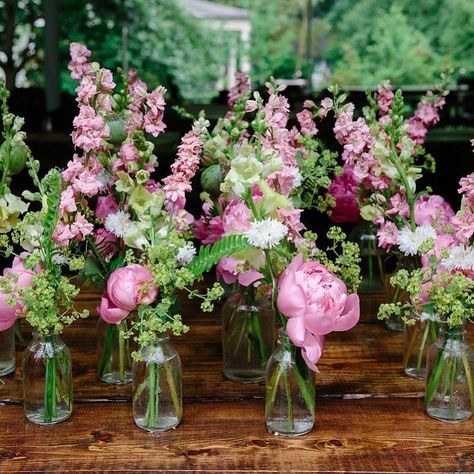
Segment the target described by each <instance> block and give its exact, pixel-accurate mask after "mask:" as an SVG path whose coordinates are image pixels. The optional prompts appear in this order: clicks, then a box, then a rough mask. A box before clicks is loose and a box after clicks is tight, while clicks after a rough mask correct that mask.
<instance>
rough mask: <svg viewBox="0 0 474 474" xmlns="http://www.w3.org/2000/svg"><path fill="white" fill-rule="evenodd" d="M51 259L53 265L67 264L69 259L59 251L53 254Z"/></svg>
mask: <svg viewBox="0 0 474 474" xmlns="http://www.w3.org/2000/svg"><path fill="white" fill-rule="evenodd" d="M52 260H53V263H54V264H55V265H67V263H68V262H69V259H68V258H67V257H66V256H65V255H63V254H61V253H56V254H54V255H53V258H52Z"/></svg>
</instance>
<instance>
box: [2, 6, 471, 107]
mask: <svg viewBox="0 0 474 474" xmlns="http://www.w3.org/2000/svg"><path fill="white" fill-rule="evenodd" d="M44 1H47V0H44ZM214 1H215V2H219V3H222V4H227V5H231V6H234V7H239V8H243V9H245V10H246V11H247V14H248V16H249V18H250V22H251V25H252V33H251V38H250V45H249V51H248V52H247V53H248V56H249V59H250V62H251V75H252V78H253V80H254V82H255V83H256V84H262V83H264V82H265V80H266V79H268V77H269V76H270V75H273V76H275V77H277V78H283V79H292V78H306V79H309V84H312V86H313V87H315V88H322V87H324V86H326V85H327V84H328V83H330V82H339V83H341V84H343V85H345V86H373V85H375V84H376V83H377V82H379V81H381V80H383V79H390V80H391V81H392V82H393V83H394V84H397V85H410V84H418V85H420V84H423V85H424V84H430V83H433V82H434V81H435V80H436V78H437V77H438V75H439V71H440V69H442V68H443V67H445V66H447V65H450V66H454V67H455V68H456V71H457V75H458V76H461V77H464V78H472V77H473V76H474V62H473V57H474V1H472V0H415V1H413V0H268V1H267V0H214ZM44 25H45V22H44V18H43V9H42V1H41V0H0V68H1V70H2V71H3V74H4V75H6V77H7V82H8V84H9V87H10V88H12V87H13V85H14V84H15V83H16V84H17V85H21V86H40V87H41V86H42V85H43V81H44V79H43V74H42V62H43V59H44V49H43V33H44ZM124 25H125V26H126V28H127V43H128V44H127V45H126V46H127V50H128V55H129V63H130V66H133V67H136V68H138V69H140V71H141V72H142V74H143V75H144V79H145V80H146V81H149V82H150V83H151V84H157V83H161V84H164V85H165V86H166V87H168V89H169V90H170V91H171V93H172V94H173V95H175V96H176V97H178V98H181V99H183V100H188V101H189V100H193V98H198V99H199V100H200V101H206V100H210V99H211V98H212V97H213V96H215V95H216V94H217V91H216V87H215V84H216V81H217V80H218V78H219V75H220V74H221V71H222V67H223V65H224V64H225V63H226V60H227V59H226V58H227V57H228V55H229V47H228V41H227V40H228V37H229V35H228V34H226V33H225V32H218V31H214V30H210V29H208V28H206V27H205V26H204V24H203V23H202V22H199V21H198V19H197V18H194V17H193V16H192V15H190V13H189V11H187V10H186V9H184V8H183V6H182V4H181V3H180V0H94V1H92V0H90V1H87V0H60V1H59V37H60V61H61V88H62V90H63V91H68V92H73V88H74V84H73V82H72V81H71V80H70V78H69V74H68V71H67V68H66V65H67V61H68V45H69V42H71V41H82V42H85V43H86V44H87V45H88V47H89V48H90V49H92V50H93V51H94V58H95V59H96V60H97V61H100V62H101V63H103V64H104V65H105V66H107V67H109V68H115V67H117V66H120V65H121V63H122V59H121V58H122V56H121V51H122V47H123V26H124Z"/></svg>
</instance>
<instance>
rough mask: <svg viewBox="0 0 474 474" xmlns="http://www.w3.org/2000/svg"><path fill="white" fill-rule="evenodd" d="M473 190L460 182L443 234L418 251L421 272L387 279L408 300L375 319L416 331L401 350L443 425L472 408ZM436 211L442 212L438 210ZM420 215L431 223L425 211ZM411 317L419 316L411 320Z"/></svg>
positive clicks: (469, 181) (471, 182)
mask: <svg viewBox="0 0 474 474" xmlns="http://www.w3.org/2000/svg"><path fill="white" fill-rule="evenodd" d="M473 189H474V174H471V175H469V176H467V177H465V178H462V179H461V181H460V189H459V192H460V193H462V194H463V198H462V203H461V209H460V210H459V211H458V212H457V213H456V215H454V214H451V213H450V214H449V216H448V218H447V220H446V222H445V223H444V224H445V225H444V226H443V232H442V233H438V234H437V235H435V236H433V237H432V238H430V239H429V240H428V241H427V242H426V243H425V244H424V246H423V248H422V249H421V250H419V257H420V260H421V264H422V266H421V268H418V269H415V270H412V271H408V270H401V271H400V272H398V274H396V275H394V276H393V277H392V284H393V285H395V286H397V287H398V288H400V289H402V290H404V291H406V292H407V293H408V295H409V296H410V299H409V301H407V302H405V303H403V304H402V303H398V304H386V305H382V307H381V309H380V315H381V317H389V316H391V315H393V314H395V315H397V316H401V317H402V318H403V320H404V321H405V322H406V323H407V324H408V325H409V326H408V327H413V326H414V327H415V328H416V329H418V330H416V329H415V330H411V331H410V333H411V337H410V338H409V339H408V340H407V344H406V351H407V352H408V354H409V353H410V352H411V351H413V350H414V349H415V353H417V354H416V355H417V365H416V369H417V370H418V371H420V370H422V371H423V375H424V376H425V377H426V379H427V385H426V395H425V404H426V410H427V413H428V414H429V415H430V416H433V417H434V418H437V419H442V420H448V421H461V420H464V419H467V418H469V417H470V416H471V415H472V410H473V408H474V388H473V387H474V386H473V383H472V376H473V374H472V368H471V360H472V352H471V349H470V348H469V345H468V341H467V339H466V338H465V331H464V324H465V322H466V321H470V320H471V318H472V312H473V310H474V247H473V241H474V225H473V223H474V219H473V216H474V192H473ZM439 211H442V208H440V207H438V208H437V213H438V212H439ZM424 217H425V218H427V219H429V221H431V219H432V216H430V213H426V214H424ZM436 217H437V216H436ZM414 314H418V315H419V317H418V318H415V319H414V317H413V315H414ZM420 321H421V323H420ZM440 325H441V328H440ZM420 326H421V327H420ZM420 330H421V331H420ZM419 332H422V334H423V335H422V337H421V342H420V341H417V334H418V333H419ZM437 337H438V340H436V338H437ZM430 342H431V344H432V345H431V347H430V348H429V350H428V348H427V346H428V345H429V344H430ZM408 357H409V356H408V355H407V356H406V359H407V360H408ZM423 358H426V362H427V366H425V365H424V363H425V360H423ZM463 383H464V384H463ZM443 387H444V388H443Z"/></svg>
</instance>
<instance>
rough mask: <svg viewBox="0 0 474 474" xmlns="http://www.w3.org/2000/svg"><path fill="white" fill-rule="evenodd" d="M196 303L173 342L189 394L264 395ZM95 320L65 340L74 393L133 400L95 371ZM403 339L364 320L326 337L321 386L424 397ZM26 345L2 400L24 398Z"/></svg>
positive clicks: (329, 390) (357, 393)
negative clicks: (227, 374) (407, 369)
mask: <svg viewBox="0 0 474 474" xmlns="http://www.w3.org/2000/svg"><path fill="white" fill-rule="evenodd" d="M195 309H196V307H195V306H194V305H190V309H187V310H186V311H185V312H183V313H184V314H185V320H186V321H187V322H188V323H189V324H190V325H191V330H190V332H189V333H187V334H185V335H183V336H181V337H179V338H175V339H174V340H173V343H174V344H175V347H176V349H177V351H178V353H179V354H180V356H181V358H182V361H183V385H184V396H185V397H186V398H189V399H194V398H212V399H225V398H252V397H258V398H260V397H262V396H263V385H256V384H245V385H243V384H238V383H234V382H230V381H227V380H225V379H224V377H223V375H222V362H221V360H222V349H221V330H220V317H219V315H218V314H213V315H202V317H201V315H200V314H199V312H198V311H197V310H196V311H194V310H195ZM95 324H96V320H95V319H94V318H91V319H90V320H85V321H79V322H78V323H77V324H75V325H74V326H72V327H69V328H67V329H66V331H65V334H64V340H65V342H66V343H67V344H68V346H69V348H70V350H71V353H72V359H73V376H74V395H75V398H76V399H77V400H103V399H108V400H124V399H125V400H128V399H130V396H131V389H130V386H129V385H125V386H114V385H109V384H105V383H103V382H99V381H98V380H97V374H96V368H95V367H96V336H95ZM402 344H403V337H402V335H401V334H397V333H393V332H390V331H388V330H386V329H385V327H384V326H383V324H382V323H375V324H369V323H367V324H365V323H360V324H359V325H358V326H356V327H355V328H354V329H353V330H352V331H349V332H347V333H333V334H331V335H330V336H328V337H327V338H326V346H325V351H324V355H323V357H322V359H321V361H320V362H319V364H318V366H319V369H320V371H321V373H320V374H318V375H317V386H318V390H319V393H320V394H321V396H327V397H335V398H343V397H344V398H351V397H352V398H354V397H374V396H375V397H387V396H394V395H401V396H415V397H416V396H421V394H422V392H423V388H424V385H423V383H422V382H420V381H418V380H414V379H410V378H408V377H406V376H404V375H403V373H402V366H401V357H402ZM23 350H24V349H23V348H22V347H18V351H17V370H16V374H15V376H14V377H13V376H6V377H3V380H4V382H5V385H0V400H3V401H10V402H14V403H15V402H16V403H18V402H20V401H21V399H22V388H21V357H22V352H23Z"/></svg>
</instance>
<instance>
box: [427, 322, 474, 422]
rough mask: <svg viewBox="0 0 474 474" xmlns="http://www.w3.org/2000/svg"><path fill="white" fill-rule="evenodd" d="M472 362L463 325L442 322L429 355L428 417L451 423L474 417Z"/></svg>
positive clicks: (473, 356)
mask: <svg viewBox="0 0 474 474" xmlns="http://www.w3.org/2000/svg"><path fill="white" fill-rule="evenodd" d="M473 362H474V354H473V351H472V349H471V347H470V345H469V341H468V340H467V337H466V331H465V329H464V327H463V326H454V327H452V328H448V327H447V326H445V325H443V326H442V327H441V328H440V331H439V337H438V339H437V340H436V342H434V343H433V344H432V345H431V347H430V349H429V352H428V357H427V378H426V391H425V408H426V413H427V414H428V415H429V416H431V417H432V418H435V419H437V420H441V421H448V422H459V421H465V420H468V419H469V418H470V417H471V416H472V410H473V407H474V389H473V382H472V378H473V370H472V368H473Z"/></svg>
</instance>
